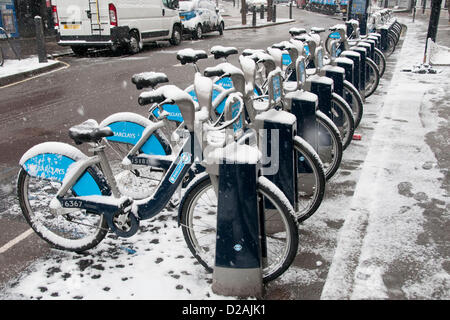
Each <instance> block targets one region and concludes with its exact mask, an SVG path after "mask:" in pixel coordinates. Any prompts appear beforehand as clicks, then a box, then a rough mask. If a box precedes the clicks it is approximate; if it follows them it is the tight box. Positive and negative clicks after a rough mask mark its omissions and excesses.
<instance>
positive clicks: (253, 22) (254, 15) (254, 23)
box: [252, 6, 256, 27]
mask: <svg viewBox="0 0 450 320" xmlns="http://www.w3.org/2000/svg"><path fill="white" fill-rule="evenodd" d="M252 13H253V16H252V26H253V27H256V6H253V7H252Z"/></svg>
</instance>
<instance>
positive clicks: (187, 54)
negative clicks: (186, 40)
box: [177, 48, 208, 65]
mask: <svg viewBox="0 0 450 320" xmlns="http://www.w3.org/2000/svg"><path fill="white" fill-rule="evenodd" d="M207 58H208V55H207V54H206V52H205V51H203V50H194V49H191V48H187V49H183V50H180V51H178V52H177V59H178V60H179V61H180V62H181V64H183V65H184V64H186V63H195V62H197V61H198V60H200V59H207Z"/></svg>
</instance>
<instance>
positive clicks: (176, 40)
mask: <svg viewBox="0 0 450 320" xmlns="http://www.w3.org/2000/svg"><path fill="white" fill-rule="evenodd" d="M181 40H182V36H181V27H180V26H174V27H173V31H172V38H170V40H169V42H170V44H172V45H174V46H178V45H179V44H180V43H181Z"/></svg>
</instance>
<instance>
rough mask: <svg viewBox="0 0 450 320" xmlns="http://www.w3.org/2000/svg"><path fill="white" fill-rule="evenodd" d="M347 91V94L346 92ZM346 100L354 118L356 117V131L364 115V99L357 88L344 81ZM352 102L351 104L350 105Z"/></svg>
mask: <svg viewBox="0 0 450 320" xmlns="http://www.w3.org/2000/svg"><path fill="white" fill-rule="evenodd" d="M346 91H347V92H346ZM343 97H344V99H345V100H346V101H347V102H348V104H349V105H350V107H351V109H352V111H353V116H354V117H355V129H356V128H358V126H359V124H360V122H361V119H362V116H363V113H364V103H363V100H362V97H361V95H360V93H359V91H358V89H356V88H355V86H354V85H353V84H352V83H351V82H350V81H348V80H344V95H343ZM350 101H351V103H350Z"/></svg>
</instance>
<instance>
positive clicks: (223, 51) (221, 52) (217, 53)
mask: <svg viewBox="0 0 450 320" xmlns="http://www.w3.org/2000/svg"><path fill="white" fill-rule="evenodd" d="M211 53H212V54H213V55H214V59H220V58H227V57H228V56H230V55H232V54H237V53H238V50H237V49H236V48H235V47H222V46H214V47H212V48H211Z"/></svg>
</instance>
